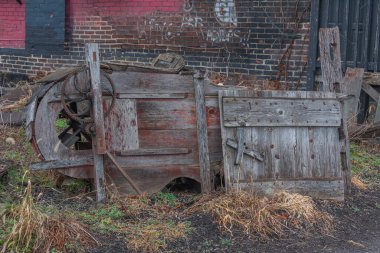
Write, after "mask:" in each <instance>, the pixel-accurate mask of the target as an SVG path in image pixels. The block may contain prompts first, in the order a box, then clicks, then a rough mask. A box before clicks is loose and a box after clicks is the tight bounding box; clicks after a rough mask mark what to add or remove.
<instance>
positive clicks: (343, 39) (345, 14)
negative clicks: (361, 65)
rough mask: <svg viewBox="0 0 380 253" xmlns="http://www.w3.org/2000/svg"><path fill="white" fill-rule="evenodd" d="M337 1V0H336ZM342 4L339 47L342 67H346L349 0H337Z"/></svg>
mask: <svg viewBox="0 0 380 253" xmlns="http://www.w3.org/2000/svg"><path fill="white" fill-rule="evenodd" d="M337 2H338V1H337ZM339 2H340V3H342V4H343V8H342V12H343V13H342V17H343V18H342V30H341V34H342V36H341V37H340V39H341V49H342V64H343V68H344V69H345V68H346V61H347V44H348V18H349V10H350V1H349V0H346V1H339Z"/></svg>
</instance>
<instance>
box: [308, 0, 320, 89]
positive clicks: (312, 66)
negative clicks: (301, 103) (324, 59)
mask: <svg viewBox="0 0 380 253" xmlns="http://www.w3.org/2000/svg"><path fill="white" fill-rule="evenodd" d="M319 10H320V1H319V0H316V1H312V2H311V13H310V24H311V27H310V35H309V36H310V43H309V52H308V69H307V87H306V89H307V90H308V91H311V90H313V89H314V79H315V70H316V63H317V55H318V28H319Z"/></svg>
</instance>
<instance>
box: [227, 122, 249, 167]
mask: <svg viewBox="0 0 380 253" xmlns="http://www.w3.org/2000/svg"><path fill="white" fill-rule="evenodd" d="M244 139H245V136H244V130H243V128H241V127H238V128H237V129H236V144H237V145H236V157H235V165H239V164H240V163H241V162H242V160H243V148H244V144H243V142H244ZM227 142H228V140H227Z"/></svg>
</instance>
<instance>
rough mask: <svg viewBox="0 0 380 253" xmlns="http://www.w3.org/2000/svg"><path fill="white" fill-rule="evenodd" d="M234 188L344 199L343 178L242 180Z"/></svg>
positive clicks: (261, 192) (265, 192)
mask: <svg viewBox="0 0 380 253" xmlns="http://www.w3.org/2000/svg"><path fill="white" fill-rule="evenodd" d="M231 188H232V189H243V190H247V191H251V192H254V193H255V194H263V195H269V196H270V195H273V194H274V193H275V192H276V191H281V190H282V191H287V192H291V193H300V194H303V195H307V196H311V197H313V198H318V199H331V200H337V201H343V200H344V182H343V180H338V179H336V180H319V181H315V180H313V179H309V180H289V181H283V180H276V181H266V182H252V183H245V182H240V183H239V184H234V185H232V186H231Z"/></svg>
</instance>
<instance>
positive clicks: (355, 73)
mask: <svg viewBox="0 0 380 253" xmlns="http://www.w3.org/2000/svg"><path fill="white" fill-rule="evenodd" d="M363 75H364V69H353V68H347V70H346V74H345V76H344V78H343V84H342V88H343V90H342V91H341V92H342V93H344V94H346V95H350V96H352V98H350V99H349V100H348V101H346V103H344V105H345V106H346V107H345V108H343V112H344V113H345V114H346V115H345V117H346V119H348V121H349V126H351V127H355V125H356V122H357V120H356V119H357V117H356V116H357V112H358V106H359V99H360V91H361V89H362V80H363Z"/></svg>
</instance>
